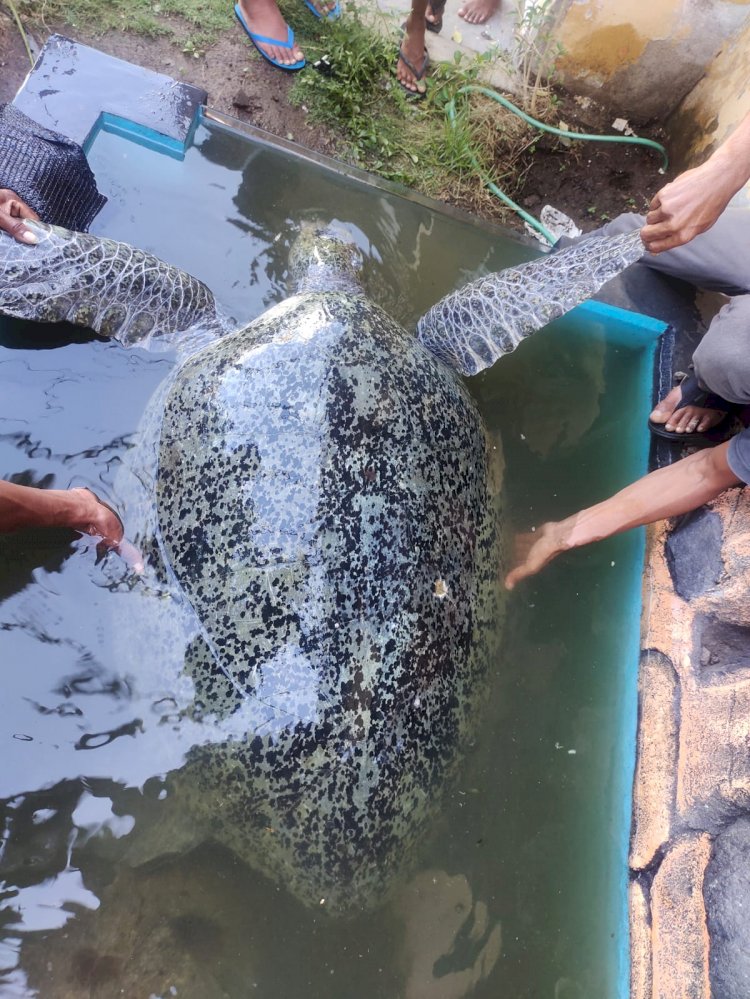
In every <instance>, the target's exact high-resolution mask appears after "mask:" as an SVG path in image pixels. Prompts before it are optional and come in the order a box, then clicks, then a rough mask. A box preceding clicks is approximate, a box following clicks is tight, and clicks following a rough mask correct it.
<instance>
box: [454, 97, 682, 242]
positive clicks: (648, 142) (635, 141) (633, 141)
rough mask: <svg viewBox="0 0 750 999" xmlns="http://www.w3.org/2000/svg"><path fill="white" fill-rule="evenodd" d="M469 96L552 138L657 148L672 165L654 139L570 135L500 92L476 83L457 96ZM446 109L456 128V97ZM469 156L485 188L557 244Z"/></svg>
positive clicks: (549, 240)
mask: <svg viewBox="0 0 750 999" xmlns="http://www.w3.org/2000/svg"><path fill="white" fill-rule="evenodd" d="M468 93H478V94H484V96H485V97H490V98H491V99H492V100H493V101H497V102H498V104H502V105H503V107H505V108H507V109H508V110H509V111H512V112H513V114H516V115H518V117H519V118H522V119H523V120H524V121H525V122H527V124H529V125H533V126H534V128H538V129H540V130H541V131H542V132H549V133H550V134H552V135H560V136H562V137H564V138H566V139H581V140H588V141H590V142H592V141H593V142H626V143H629V144H630V145H639V146H649V147H650V148H651V149H656V150H658V151H659V152H660V153H661V155H662V162H663V169H664V170H666V169H667V166H668V165H669V157H668V156H667V151H666V149H665V148H664V146H662V145H660V144H659V143H658V142H654V140H653V139H640V138H638V136H636V135H588V134H586V133H584V132H567V131H565V130H564V129H562V128H555V127H554V126H552V125H545V123H544V122H543V121H537V119H536V118H532V117H531V115H528V114H526V112H525V111H522V110H521V109H520V108H519V107H516V105H515V104H513V103H511V101H509V100H508V99H507V97H503V95H502V94H498V93H497V91H495V90H490V89H489V88H488V87H479V86H477V85H476V84H469V85H468V86H465V87H461V88H460V89H459V90H458V91H457V93H456V96H458V94H468ZM445 110H446V114H447V115H448V121H449V122H450V123H451V126H452V127H453V128H455V127H456V98H455V97H454V98H452V99H451V100H450V101H449V102H448V104H447V105H446V107H445ZM468 153H469V159H470V160H471V165H472V166H473V167H474V169H475V170H476V171H477V173H478V174H479V175H480V176H481V177H482V180H483V181H484V183H485V185H486V186H487V187H488V188H489V190H490V191H492V193H493V194H494V195H495V196H496V197H498V198H500V200H501V201H502V202H503V203H504V204H506V205H508V207H509V208H512V209H513V211H515V212H517V213H518V214H519V215H520V216H521V218H522V219H523V220H524V221H525V222H528V224H529V225H530V226H532V227H533V228H534V229H536V230H537V232H540V233H541V234H542V236H544V238H545V239H546V240H547V241H548V242H549V243H550V244H551V243H554V242H555V241H556V240H555V237H554V236H553V235H552V233H551V232H550V231H549V229H547V228H546V227H545V226H543V225H542V223H541V222H540V221H539V220H538V219H535V218H534V216H533V215H529V213H528V212H525V211H524V210H523V208H521V206H520V205H518V204H516V202H515V201H513V200H512V198H509V197H508V195H507V194H504V193H503V192H502V191H501V190H500V188H499V187H498V186H497V185H496V184H495V183H493V181H491V180H489V179H488V178H487V177H486V176H485V174H484V171H483V170H482V167H481V165H480V163H479V161H478V160H477V158H476V156H475V155H474V153H473V152H472V151H471V149H469V150H468Z"/></svg>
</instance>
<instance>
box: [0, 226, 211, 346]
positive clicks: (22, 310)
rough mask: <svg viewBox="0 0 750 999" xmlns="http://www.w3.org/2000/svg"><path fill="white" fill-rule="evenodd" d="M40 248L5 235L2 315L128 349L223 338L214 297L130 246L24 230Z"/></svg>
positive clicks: (0, 252) (0, 247)
mask: <svg viewBox="0 0 750 999" xmlns="http://www.w3.org/2000/svg"><path fill="white" fill-rule="evenodd" d="M26 225H27V227H28V228H30V229H31V230H32V231H33V232H34V234H35V235H36V236H37V239H38V242H37V243H36V244H34V245H28V244H25V243H19V242H16V240H14V239H12V238H11V237H10V236H8V235H6V234H5V233H0V313H2V314H4V315H7V316H15V317H17V318H19V319H32V320H36V321H41V322H60V321H62V320H67V321H68V322H71V323H74V324H75V325H76V326H85V327H87V328H89V329H92V330H94V331H95V332H97V333H100V334H101V335H102V336H106V337H111V338H113V339H116V340H119V341H120V342H121V343H123V344H125V345H126V346H134V345H139V346H148V345H149V343H150V341H151V340H152V339H154V338H158V339H159V340H161V341H167V342H169V341H170V340H171V337H172V335H173V334H176V333H181V332H183V331H185V330H188V329H191V328H194V327H200V328H202V329H211V330H217V331H218V330H220V329H221V328H222V321H221V319H220V317H219V313H218V311H217V307H216V302H215V300H214V296H213V295H212V294H211V292H210V291H209V290H208V288H207V287H206V286H205V285H204V284H203V283H202V282H201V281H199V280H198V279H197V278H194V277H191V276H190V275H189V274H186V273H185V272H184V271H181V270H178V269H177V268H176V267H172V266H170V265H169V264H165V263H164V262H163V261H162V260H159V259H158V258H157V257H154V256H152V255H151V254H150V253H144V252H143V251H142V250H138V249H136V248H135V247H133V246H129V245H128V244H127V243H117V242H115V241H114V240H111V239H104V238H102V237H101V236H92V235H90V234H88V233H81V232H69V231H68V230H67V229H60V228H58V227H56V226H48V225H45V224H44V223H41V222H26Z"/></svg>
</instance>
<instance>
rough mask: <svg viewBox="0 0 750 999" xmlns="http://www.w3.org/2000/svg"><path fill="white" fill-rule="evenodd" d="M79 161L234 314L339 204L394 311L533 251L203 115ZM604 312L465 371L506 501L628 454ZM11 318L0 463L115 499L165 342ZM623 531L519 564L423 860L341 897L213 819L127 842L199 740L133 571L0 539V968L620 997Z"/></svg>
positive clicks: (634, 545)
mask: <svg viewBox="0 0 750 999" xmlns="http://www.w3.org/2000/svg"><path fill="white" fill-rule="evenodd" d="M90 159H91V162H92V166H93V168H94V170H95V172H96V175H97V178H98V180H99V185H100V187H101V189H102V190H103V191H104V192H105V193H107V194H108V195H109V196H110V203H109V205H108V206H107V207H106V209H105V210H104V212H103V213H102V215H101V216H100V217H99V219H98V220H97V221H96V223H95V226H94V229H95V231H98V232H102V233H106V234H108V235H112V236H115V237H117V238H121V239H125V240H128V241H131V242H134V243H137V244H138V245H140V246H143V247H144V248H147V249H150V250H152V251H154V252H156V253H157V254H158V255H160V256H162V257H164V258H165V259H167V260H169V261H170V262H172V263H175V264H177V265H179V266H181V267H184V268H186V269H188V270H190V271H192V272H193V273H195V274H196V275H198V276H199V277H201V278H202V279H203V280H205V281H206V282H207V283H208V284H209V285H210V286H211V287H212V288H213V290H214V291H215V292H216V294H217V297H218V298H219V299H220V300H221V301H222V302H224V303H225V304H226V305H227V306H228V307H229V308H230V310H231V311H232V312H233V314H234V315H235V316H236V317H237V319H238V320H241V321H246V320H249V319H251V318H253V317H255V316H257V315H258V314H259V313H260V312H261V311H262V310H263V309H264V308H265V307H266V306H267V305H269V304H271V303H273V302H275V301H278V300H279V299H280V298H282V297H283V296H284V291H283V279H284V272H285V266H286V254H287V251H288V246H289V243H290V240H291V239H292V238H293V235H294V224H295V223H296V222H297V221H298V220H299V219H300V218H305V217H310V216H311V215H323V216H327V217H330V216H333V217H336V218H339V219H341V220H343V221H346V222H349V223H353V224H354V225H355V226H357V227H358V231H359V233H360V241H361V245H362V248H363V249H364V251H365V253H366V255H367V260H368V265H367V269H368V286H369V288H370V291H371V294H372V297H373V298H375V299H376V300H377V301H379V302H380V303H381V304H383V305H384V306H385V307H386V308H387V309H388V310H389V311H390V312H391V313H392V314H393V315H395V316H396V317H397V318H398V319H400V320H401V321H403V322H404V323H405V324H406V325H410V324H412V323H413V322H414V320H415V319H416V318H417V317H418V316H419V314H420V313H421V312H422V311H423V310H424V309H425V308H426V307H427V306H429V305H430V304H432V303H433V302H434V301H435V300H436V299H437V298H438V297H440V295H441V294H443V293H444V292H445V291H447V290H449V289H451V288H453V287H455V286H457V285H458V284H460V283H461V282H462V281H464V280H466V279H467V278H470V277H474V276H476V275H477V274H478V273H479V272H480V270H481V269H482V268H484V269H496V268H500V267H503V266H505V265H507V264H509V263H513V262H516V261H518V260H520V259H523V258H526V257H528V256H529V255H530V254H529V251H528V250H526V249H524V248H523V247H520V246H519V245H517V244H515V243H513V242H511V241H505V240H503V239H499V238H497V236H491V235H490V234H489V233H488V231H487V230H485V229H483V228H482V227H479V226H473V225H469V224H467V223H465V222H459V221H457V220H455V219H452V218H449V217H446V216H442V215H435V214H433V213H432V212H431V211H429V210H428V209H426V208H424V207H422V206H420V205H416V204H412V203H410V202H408V201H405V200H403V199H401V198H398V197H395V196H393V195H391V194H387V193H383V192H382V191H379V190H376V189H373V188H369V189H367V188H364V187H363V186H362V185H361V184H359V183H357V182H355V181H350V180H344V179H342V178H340V177H336V176H334V175H333V174H332V173H331V172H330V171H327V170H325V169H323V168H321V167H319V166H317V165H314V164H311V163H306V162H302V161H298V160H295V159H294V158H292V157H289V156H287V155H284V154H280V153H279V152H278V151H275V150H273V149H271V148H268V147H265V146H263V145H262V144H260V143H257V142H253V143H251V142H248V141H246V140H244V139H240V138H238V137H237V136H235V135H233V134H231V133H228V132H227V131H225V130H224V129H223V128H221V127H220V126H217V125H210V126H202V127H201V128H200V129H199V131H198V134H197V136H196V143H195V146H194V148H193V149H191V150H190V152H189V153H188V155H187V158H186V160H185V162H184V163H180V162H177V161H174V160H169V159H166V158H164V157H159V156H156V155H154V154H150V153H148V152H146V151H144V150H142V149H140V148H139V147H136V146H134V145H132V144H130V143H128V142H127V141H125V140H123V139H120V138H115V137H113V136H109V135H101V136H100V137H99V138H98V139H97V141H96V143H95V145H94V148H93V150H92V152H91V155H90ZM611 332H612V330H610V333H611ZM614 332H616V333H617V336H616V337H615V338H614V340H615V341H616V342H612V341H611V340H608V337H607V336H606V335H605V333H604V331H603V329H602V327H601V325H600V324H599V323H598V322H596V321H594V320H591V319H586V318H585V317H584V318H578V319H568V320H566V321H562V322H559V323H557V324H555V326H554V327H553V328H550V329H548V330H546V331H544V332H543V333H541V334H539V335H538V336H537V337H535V338H533V339H532V340H530V341H527V342H526V343H525V344H523V345H522V347H521V348H520V349H519V350H518V351H517V352H516V353H515V354H513V355H512V356H510V357H508V358H505V359H504V360H503V361H502V362H501V363H500V364H498V365H497V366H496V368H495V370H493V371H490V372H487V373H485V374H484V375H482V376H480V377H479V378H477V379H476V380H475V382H474V384H473V385H472V390H473V391H474V392H475V393H476V396H477V399H478V400H479V402H480V405H481V408H482V410H483V413H484V415H485V419H486V420H487V422H488V424H489V425H490V426H491V427H492V428H493V429H496V430H498V431H499V432H500V433H501V434H502V438H503V442H504V447H505V454H506V461H507V468H506V487H507V496H508V504H509V517H510V521H511V523H512V524H515V525H517V526H518V527H519V528H527V527H529V526H531V525H535V524H539V523H540V522H542V521H543V520H544V519H545V518H549V517H559V516H563V515H565V514H567V513H569V512H571V511H572V510H573V509H575V508H577V507H578V506H580V505H582V504H585V503H588V502H591V501H593V500H596V499H598V498H600V497H602V496H604V495H605V494H607V493H608V492H611V491H612V490H614V489H615V488H617V487H618V486H620V485H622V484H624V483H625V482H626V481H628V480H629V479H631V478H632V477H633V476H635V475H636V474H639V473H640V472H641V471H642V470H643V466H644V464H645V441H644V432H643V428H642V423H643V418H644V413H645V411H646V408H647V395H648V387H649V385H650V365H651V358H650V351H649V350H648V349H646V348H643V347H640V346H636V347H627V346H624V345H623V343H622V341H626V340H627V336H628V332H627V331H626V330H622V329H619V328H617V329H616V330H614ZM76 339H77V340H79V341H81V340H84V341H85V339H86V338H85V337H81V336H78V337H77V338H76ZM0 342H1V343H2V346H0V469H1V470H2V473H3V475H5V476H6V477H8V476H10V475H12V474H16V475H19V476H21V481H29V482H35V483H49V484H52V483H54V484H55V485H57V486H67V485H70V484H78V485H89V486H91V487H92V488H95V489H96V490H97V491H98V492H99V493H100V494H101V495H103V496H106V497H107V498H109V499H112V500H114V499H115V493H116V489H115V485H114V482H115V478H116V475H117V471H118V468H119V467H120V464H121V462H122V458H123V455H124V454H126V452H128V450H129V449H130V448H132V447H133V446H134V444H135V443H136V441H137V427H138V422H139V418H140V415H141V413H142V412H143V409H144V406H145V404H146V402H147V400H148V398H149V396H150V394H151V392H152V391H153V390H154V388H155V387H156V385H157V384H158V383H159V382H160V381H161V380H162V379H163V378H164V377H165V375H166V373H167V371H168V370H169V368H170V365H171V363H172V360H171V358H169V357H164V356H156V355H149V354H147V353H145V352H143V351H139V350H131V351H125V350H123V349H122V348H120V347H119V346H117V345H114V344H107V343H99V342H93V341H88V342H71V337H70V335H69V331H67V332H66V331H58V330H54V331H50V330H43V329H41V328H39V327H34V326H30V325H25V324H9V323H6V324H5V325H4V326H3V327H2V339H1V341H0ZM639 557H640V538H639V537H638V536H637V535H636V534H632V535H628V536H625V537H621V538H618V539H614V540H613V541H611V542H608V543H606V544H602V545H598V546H596V547H593V548H591V549H590V550H587V551H582V552H577V553H574V554H572V555H570V556H567V557H565V558H564V559H560V560H559V561H558V562H557V563H555V564H554V565H553V566H551V567H550V568H549V569H548V570H547V572H546V573H545V574H544V575H543V576H541V577H539V578H538V580H534V581H531V582H529V583H527V584H526V585H524V586H521V587H519V589H518V590H517V591H516V593H515V594H514V595H513V598H512V601H511V603H510V606H509V612H508V622H507V632H506V637H505V647H504V652H503V656H502V659H501V661H500V662H499V663H498V664H497V670H496V676H495V678H494V681H493V688H492V694H491V697H490V699H489V702H488V704H487V707H486V712H485V714H484V715H483V716H482V717H481V718H478V719H477V731H476V742H475V744H474V745H473V747H472V749H471V750H470V752H469V754H468V755H467V758H466V760H465V765H464V767H463V769H462V771H461V774H460V777H459V779H458V780H457V782H456V784H455V785H454V786H453V787H452V788H451V791H450V793H449V795H448V798H447V801H446V804H445V807H444V808H443V810H442V812H441V817H440V819H439V821H438V822H437V823H436V825H435V827H434V829H433V831H432V835H431V836H430V837H429V839H428V840H427V841H426V842H425V843H424V847H423V850H422V853H421V855H420V858H419V863H418V866H417V868H416V869H415V870H414V871H413V872H412V874H411V877H410V879H409V880H408V881H407V882H406V883H404V884H403V885H401V886H399V888H398V890H397V891H396V892H395V893H394V896H393V898H392V900H391V901H390V902H389V903H388V904H387V905H386V906H385V907H383V908H381V909H380V910H378V911H376V912H374V913H371V914H367V915H364V914H363V915H362V916H360V917H359V918H357V919H354V920H351V921H348V922H340V921H336V920H333V919H331V918H330V917H328V916H327V914H326V913H325V912H324V911H323V909H321V911H314V912H311V911H308V910H305V909H304V908H303V907H302V906H301V905H300V904H299V903H298V902H296V901H294V900H293V899H292V898H291V897H289V896H288V895H287V894H286V893H285V891H284V890H283V889H281V888H280V887H279V886H277V885H275V884H273V883H271V882H269V881H268V880H266V879H264V878H262V877H261V876H259V875H257V874H255V873H254V872H253V871H252V870H249V869H248V868H246V867H244V866H243V865H242V864H240V863H239V862H238V861H237V860H236V859H235V858H234V857H233V856H232V855H231V854H230V853H228V852H227V851H225V850H224V849H222V848H221V847H218V846H215V845H212V844H202V845H198V846H196V847H195V848H192V844H188V842H187V840H185V841H184V842H182V841H178V840H175V841H174V842H173V844H172V845H173V848H174V850H175V851H176V854H175V855H173V856H171V857H169V858H167V859H165V860H162V862H161V863H151V864H149V865H146V866H136V867H134V868H133V867H131V865H130V862H134V860H136V859H138V858H137V857H134V856H133V854H132V853H130V854H129V853H128V851H129V843H130V842H131V841H132V840H133V838H134V834H135V833H137V832H138V831H139V829H144V828H148V827H149V826H150V825H153V824H154V823H158V822H159V821H160V818H161V815H162V812H161V807H160V806H161V802H160V798H161V797H163V788H162V784H161V776H162V775H163V774H164V773H166V772H167V771H169V770H170V769H173V768H176V767H178V766H179V764H180V761H181V758H182V754H183V753H184V752H185V751H186V749H187V748H188V747H189V745H190V744H191V741H192V739H193V738H195V733H194V732H193V731H192V730H190V728H189V727H186V726H182V725H179V724H177V723H176V720H175V717H174V701H173V700H172V699H171V698H170V692H169V690H168V689H167V686H166V685H165V680H164V673H163V670H161V669H160V666H161V664H160V663H158V662H156V661H154V653H153V649H152V647H151V646H150V644H149V639H148V636H147V635H144V634H140V633H138V625H137V621H138V615H137V613H133V606H134V601H137V600H138V592H137V584H136V585H133V582H132V580H128V579H127V577H126V574H125V571H124V568H123V567H121V566H120V565H118V561H117V559H116V558H113V557H112V556H110V557H109V558H108V559H107V560H106V561H105V562H104V563H103V564H96V556H95V550H94V546H93V545H92V544H91V543H90V542H89V541H88V540H86V539H83V540H80V539H79V540H75V539H73V538H72V537H71V536H68V535H67V534H65V533H61V532H46V533H38V534H37V533H33V532H29V533H25V534H19V535H17V536H14V537H5V538H0V690H1V691H2V705H3V711H2V718H0V761H1V762H0V817H1V818H2V826H1V827H2V828H4V830H5V832H4V840H3V841H4V847H3V848H2V849H3V852H2V854H0V879H2V881H0V905H1V906H2V909H1V910H0V969H2V970H0V995H2V996H40V997H43V999H58V997H66V999H67V997H80V996H95V997H109V996H126V997H128V999H131V997H132V999H140V997H143V999H148V997H149V996H152V995H159V996H171V995H177V996H180V997H183V999H185V997H189V999H193V997H194V999H213V997H224V996H227V997H231V999H244V997H246V996H253V997H254V996H258V997H259V999H297V997H300V999H301V997H305V999H317V997H320V999H323V997H330V999H339V997H340V999H351V997H355V996H356V997H362V999H461V997H463V996H468V995H476V996H477V997H488V999H489V997H492V999H607V997H612V999H614V997H615V996H622V995H624V987H625V983H626V971H625V964H624V953H625V947H626V940H625V929H624V927H625V900H624V851H625V845H626V841H627V834H628V825H629V815H628V797H629V780H630V770H631V766H632V745H631V743H632V738H633V725H634V710H633V702H634V685H635V649H636V647H637V645H636V638H635V636H636V629H637V619H636V618H635V613H636V602H637V599H638V574H639ZM132 622H135V623H132ZM178 654H179V650H178ZM134 827H135V828H134ZM189 847H190V848H189Z"/></svg>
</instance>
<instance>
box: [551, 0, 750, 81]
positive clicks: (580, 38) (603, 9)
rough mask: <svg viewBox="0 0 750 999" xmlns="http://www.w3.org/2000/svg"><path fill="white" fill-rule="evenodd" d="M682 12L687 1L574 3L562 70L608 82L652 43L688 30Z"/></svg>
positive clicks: (564, 32) (565, 29) (563, 31)
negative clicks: (680, 19)
mask: <svg viewBox="0 0 750 999" xmlns="http://www.w3.org/2000/svg"><path fill="white" fill-rule="evenodd" d="M740 2H747V0H740ZM681 8H682V0H634V2H630V3H623V2H622V0H619V2H618V0H583V2H574V3H573V4H572V5H571V6H570V8H569V10H568V13H567V16H566V18H565V20H564V21H563V23H562V25H561V28H560V43H561V45H562V47H563V49H564V54H563V56H562V58H561V59H560V61H559V68H561V69H563V70H565V71H566V72H583V73H584V74H586V75H589V74H595V75H596V76H599V77H601V78H602V79H603V80H604V79H608V78H609V77H610V76H612V75H613V73H615V72H616V71H617V70H618V69H620V68H621V67H622V66H623V65H626V64H632V63H634V62H636V61H637V60H638V58H639V57H640V56H641V55H642V54H643V52H644V50H645V48H646V46H647V45H648V43H649V41H651V40H652V39H654V38H669V37H671V36H672V34H673V33H675V32H682V31H684V26H682V25H680V23H679V15H680V12H681Z"/></svg>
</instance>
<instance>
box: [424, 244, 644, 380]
mask: <svg viewBox="0 0 750 999" xmlns="http://www.w3.org/2000/svg"><path fill="white" fill-rule="evenodd" d="M644 252H645V251H644V248H643V243H642V242H641V237H640V232H639V231H638V230H637V229H636V230H633V231H632V232H628V233H625V234H622V235H618V236H593V237H591V238H588V239H583V240H581V242H580V243H576V244H575V245H574V246H569V247H566V248H565V249H564V250H558V251H557V252H555V253H550V254H548V255H547V256H546V257H540V258H539V259H537V260H531V261H529V262H528V263H525V264H519V266H518V267H508V268H507V269H506V270H504V271H498V272H497V273H496V274H488V275H487V276H486V277H482V278H479V279H478V280H477V281H472V282H471V283H470V284H467V285H465V287H463V288H460V289H459V290H458V291H454V292H453V293H452V294H450V295H446V297H445V298H442V299H441V300H440V301H439V302H438V303H437V304H436V305H433V306H432V308H431V309H430V310H429V311H428V312H426V313H425V315H424V316H422V318H421V319H420V320H419V322H418V324H417V338H418V339H419V340H420V342H421V343H422V344H423V345H424V346H425V347H426V348H427V349H428V350H429V351H430V352H431V353H433V354H435V355H436V356H437V357H439V358H440V359H441V360H443V361H445V362H446V364H449V365H450V366H451V367H452V368H455V370H457V371H460V372H461V374H463V375H475V374H477V373H478V372H479V371H483V370H484V369H485V368H489V367H490V365H492V364H494V363H495V361H496V360H497V359H498V358H499V357H502V356H503V354H509V353H510V352H511V351H512V350H515V349H516V347H517V346H518V344H519V343H520V342H521V340H523V339H525V337H527V336H529V334H531V333H535V332H536V331H537V330H540V329H542V327H543V326H546V325H547V323H550V322H552V320H553V319H558V318H559V317H560V316H563V315H565V313H566V312H570V310H571V309H573V308H575V307H576V305H580V304H581V302H584V301H585V300H586V299H587V298H590V297H591V296H592V295H595V294H596V292H597V291H598V290H599V289H600V288H601V287H602V285H603V284H606V282H607V281H610V280H611V279H612V278H613V277H616V276H617V274H619V273H620V271H623V270H624V269H625V268H626V267H628V266H629V265H630V264H634V263H635V262H636V261H637V260H638V259H640V257H641V256H642V255H643V253H644Z"/></svg>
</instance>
